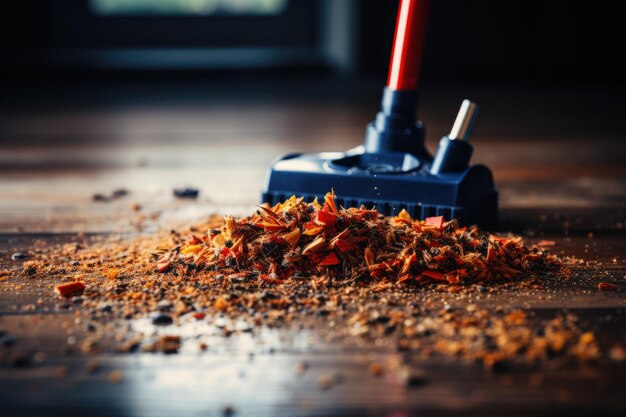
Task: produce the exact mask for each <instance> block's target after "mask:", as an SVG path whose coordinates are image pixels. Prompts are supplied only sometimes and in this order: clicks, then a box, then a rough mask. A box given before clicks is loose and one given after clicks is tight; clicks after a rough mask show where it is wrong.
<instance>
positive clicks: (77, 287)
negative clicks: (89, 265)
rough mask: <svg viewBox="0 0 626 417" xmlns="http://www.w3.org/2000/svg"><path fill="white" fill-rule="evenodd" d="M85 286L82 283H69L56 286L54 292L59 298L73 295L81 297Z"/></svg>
mask: <svg viewBox="0 0 626 417" xmlns="http://www.w3.org/2000/svg"><path fill="white" fill-rule="evenodd" d="M85 288H87V286H86V285H85V283H84V282H80V281H76V282H70V283H69V284H61V285H57V286H56V287H55V288H54V292H55V293H57V294H58V295H60V296H61V297H65V298H69V297H73V296H75V295H81V294H82V293H83V292H84V291H85Z"/></svg>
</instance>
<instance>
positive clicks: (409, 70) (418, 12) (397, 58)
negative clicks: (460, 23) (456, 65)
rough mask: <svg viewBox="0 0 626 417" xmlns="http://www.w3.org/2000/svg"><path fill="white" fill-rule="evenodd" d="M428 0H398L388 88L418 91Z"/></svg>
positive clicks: (428, 6)
mask: <svg viewBox="0 0 626 417" xmlns="http://www.w3.org/2000/svg"><path fill="white" fill-rule="evenodd" d="M429 10H430V0H401V1H400V6H399V8H398V20H397V22H396V34H395V36H394V39H393V51H392V53H391V62H390V64H389V78H388V79H387V87H388V88H390V89H392V90H417V80H418V77H419V72H420V68H421V66H422V53H423V50H424V38H425V36H426V25H427V23H428V12H429Z"/></svg>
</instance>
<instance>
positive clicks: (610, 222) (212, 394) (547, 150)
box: [0, 80, 626, 417]
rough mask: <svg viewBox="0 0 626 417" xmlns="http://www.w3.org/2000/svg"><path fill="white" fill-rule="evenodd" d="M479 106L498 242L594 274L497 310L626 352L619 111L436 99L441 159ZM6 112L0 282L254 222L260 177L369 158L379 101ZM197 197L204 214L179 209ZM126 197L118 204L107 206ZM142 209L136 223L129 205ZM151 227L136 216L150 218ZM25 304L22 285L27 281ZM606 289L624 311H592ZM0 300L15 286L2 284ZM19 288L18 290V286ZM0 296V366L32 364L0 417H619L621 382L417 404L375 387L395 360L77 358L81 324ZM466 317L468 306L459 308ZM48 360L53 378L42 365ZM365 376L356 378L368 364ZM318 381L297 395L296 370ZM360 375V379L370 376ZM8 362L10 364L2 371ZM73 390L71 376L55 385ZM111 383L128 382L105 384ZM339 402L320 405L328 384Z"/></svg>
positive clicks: (244, 353) (483, 91)
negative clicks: (164, 237)
mask: <svg viewBox="0 0 626 417" xmlns="http://www.w3.org/2000/svg"><path fill="white" fill-rule="evenodd" d="M465 97H468V98H472V99H474V100H476V101H477V102H478V103H479V104H480V105H481V114H480V116H479V122H478V127H477V129H476V131H475V136H474V137H473V138H472V142H473V143H474V146H475V157H474V162H478V163H485V164H487V165H488V166H490V167H491V168H492V169H493V171H494V174H495V178H496V182H497V185H498V189H499V191H500V194H501V207H502V212H501V217H502V223H501V225H500V226H499V229H500V230H501V231H514V232H516V233H523V234H524V235H525V237H526V239H529V240H531V241H532V240H538V239H552V240H555V241H556V242H557V246H556V248H555V250H556V251H558V252H563V253H565V254H570V255H575V256H578V257H581V258H583V259H586V260H589V261H595V262H601V266H600V267H581V268H580V270H579V272H580V273H581V274H582V275H584V276H585V277H586V279H582V280H577V281H576V282H573V283H571V284H570V285H568V286H566V287H565V288H560V289H556V290H554V289H551V290H550V291H548V290H546V293H545V294H543V295H541V294H540V296H539V297H522V296H519V297H518V296H516V295H515V294H514V293H505V294H501V295H500V296H497V297H494V298H493V299H492V300H490V301H489V303H491V305H492V306H495V305H498V304H499V303H500V304H502V303H506V304H508V305H519V306H520V307H525V308H530V309H531V310H533V311H534V312H536V313H537V314H538V315H539V316H541V315H542V314H551V313H553V312H555V311H560V310H563V309H568V310H571V311H574V312H575V313H576V314H578V315H579V316H580V317H581V320H582V321H585V322H588V323H591V325H592V327H593V328H594V331H596V333H597V334H598V335H599V337H600V338H602V339H603V340H608V341H612V342H616V343H617V342H619V343H622V344H626V331H625V330H626V326H625V324H626V312H625V308H626V297H625V296H624V294H625V293H624V291H626V240H625V239H624V237H625V234H624V225H625V223H626V164H625V163H624V161H626V141H625V140H624V133H623V131H622V130H620V129H621V126H620V124H621V123H622V119H623V114H624V110H626V107H625V105H624V104H623V103H622V97H623V91H618V90H615V89H611V88H608V87H578V88H576V89H573V88H571V87H568V88H566V87H554V86H544V87H541V88H540V87H528V86H505V87H502V86H488V85H483V86H470V87H456V86H431V87H427V88H425V89H424V91H423V93H422V97H421V103H422V108H421V109H420V115H421V118H422V119H423V120H424V122H425V123H426V125H427V127H428V140H427V145H428V147H429V149H431V150H432V149H434V146H435V144H436V142H437V141H438V138H439V137H440V136H441V135H443V134H445V133H446V130H447V129H449V127H450V124H451V122H452V120H453V118H454V114H455V111H456V107H457V106H458V104H459V103H460V101H461V100H462V99H463V98H465ZM10 98H11V100H4V101H3V103H2V104H1V109H2V112H0V197H1V198H0V270H1V269H3V268H6V267H8V266H11V265H12V262H13V261H11V259H10V256H11V253H13V252H14V251H23V252H29V251H31V250H32V248H33V243H34V242H35V241H39V242H41V241H42V240H43V241H44V242H50V243H52V242H62V241H69V240H73V239H78V238H82V236H83V234H85V233H86V234H87V235H89V234H91V233H112V232H132V231H134V230H136V227H137V224H138V222H140V223H142V224H143V225H144V227H145V228H146V229H147V230H148V231H150V230H152V229H154V228H158V227H165V225H170V224H175V223H184V222H191V221H193V220H196V219H198V218H201V217H202V216H205V215H207V214H209V213H213V212H221V213H235V214H244V213H247V212H248V211H249V210H250V209H251V207H253V206H254V204H255V203H256V202H257V199H258V196H259V192H260V189H261V186H262V184H263V177H264V172H265V169H266V167H267V166H268V164H269V163H270V161H271V160H272V159H273V158H274V157H275V156H277V155H279V154H281V153H285V152H290V151H333V150H344V149H347V148H349V147H353V146H355V145H358V144H359V143H360V141H361V140H362V136H363V129H364V125H365V123H366V122H367V121H369V119H371V118H372V117H373V115H374V112H375V111H376V108H377V101H378V93H377V87H373V86H372V85H369V84H367V85H366V84H363V85H361V84H358V85H350V86H348V87H346V86H342V87H338V86H336V85H335V84H333V83H329V82H327V81H323V80H310V81H307V82H302V81H301V80H299V81H288V82H287V83H284V84H281V85H267V86H263V87H260V86H259V85H258V84H257V83H255V82H254V80H252V81H249V82H242V83H241V84H240V85H236V86H232V88H227V87H225V86H224V85H222V84H219V83H215V84H211V83H207V84H200V85H195V84H191V83H186V84H185V83H183V84H178V85H169V84H166V85H161V84H157V85H149V84H128V83H127V84H122V85H120V84H115V85H102V86H92V85H89V86H88V87H85V88H78V87H76V88H69V89H67V90H65V89H63V88H62V87H46V88H43V89H41V91H35V92H29V93H28V94H12V95H10ZM177 186H192V187H197V188H199V189H200V191H201V194H200V198H199V199H198V201H192V202H190V201H181V200H176V199H175V198H174V197H173V196H172V189H173V188H174V187H177ZM118 188H124V189H127V190H128V191H129V195H128V196H127V197H124V198H122V199H119V200H116V201H114V202H110V203H102V202H95V201H93V200H92V196H93V195H94V194H96V193H103V194H106V193H110V192H112V191H113V190H115V189H118ZM135 203H136V204H139V205H141V206H142V210H141V211H140V213H139V214H138V213H137V212H136V211H134V210H133V208H132V205H133V204H135ZM141 216H145V218H142V217H141ZM19 279H22V280H24V285H28V282H27V278H19ZM599 279H601V280H602V281H606V282H612V283H614V284H616V285H617V286H618V287H619V291H604V292H603V291H599V290H598V289H597V287H596V285H595V283H596V282H597V281H598V280H599ZM5 282H6V281H5ZM14 283H15V281H12V282H11V284H14ZM3 285H4V282H0V331H4V332H7V333H8V334H10V335H11V336H12V337H14V338H15V345H14V346H12V347H8V346H5V347H0V353H1V354H2V355H3V357H6V355H9V354H11V352H13V351H14V350H16V349H21V350H25V351H28V352H41V353H42V354H41V355H39V359H42V361H41V362H37V361H36V360H35V363H33V364H31V366H29V367H27V368H16V367H12V366H9V365H6V364H5V365H2V366H0V415H2V416H13V415H16V416H17V415H20V416H23V415H47V416H56V415H59V416H61V415H62V416H68V415H81V414H84V415H91V416H101V415H102V416H109V415H110V416H118V417H120V416H143V415H163V416H172V415H198V416H219V415H228V410H227V409H225V407H232V408H233V409H234V412H235V415H237V416H239V415H242V416H244V415H245V416H247V415H250V416H283V415H284V416H300V415H302V416H318V415H319V416H322V415H323V416H332V415H355V416H356V415H359V416H362V415H370V416H375V415H385V416H408V415H417V414H420V415H442V416H443V415H453V414H458V413H461V412H462V413H466V414H471V415H481V416H483V415H502V414H505V413H506V414H507V415H531V414H532V415H588V414H590V413H591V414H593V415H594V416H600V415H615V416H618V415H619V416H621V415H623V414H624V411H625V410H626V400H625V397H624V388H623V387H624V386H626V372H625V371H626V368H624V366H623V365H622V366H618V365H615V366H608V365H607V366H594V365H590V366H586V367H583V368H576V369H559V370H552V369H544V370H537V369H532V370H525V371H515V372H506V373H493V372H490V371H485V370H483V369H482V368H481V367H478V366H475V365H467V364H461V363H458V362H451V361H446V360H433V361H420V360H416V362H417V364H418V365H419V367H420V368H421V369H423V370H424V372H425V374H426V383H425V384H424V385H423V386H420V387H415V388H406V387H405V386H403V385H402V384H401V383H400V382H398V381H397V380H395V379H394V378H393V377H392V376H391V375H383V376H382V377H379V378H374V377H372V376H371V375H369V374H368V372H367V369H366V366H365V365H363V363H365V362H366V360H368V359H369V360H371V359H376V360H379V361H381V362H383V363H390V362H394V361H398V360H400V355H399V354H398V353H397V352H395V351H393V350H391V349H389V348H388V347H385V346H382V347H381V346H374V345H372V346H343V345H340V344H333V343H327V342H324V343H322V342H320V341H319V338H318V337H317V335H316V332H315V331H314V330H313V331H302V332H298V331H284V330H283V331H281V330H271V329H265V330H263V331H262V332H261V334H259V335H257V336H256V337H251V336H249V335H245V334H243V335H239V336H236V337H231V338H229V339H225V338H222V337H221V336H214V337H212V336H210V335H211V334H212V333H211V331H212V329H211V328H210V327H207V328H206V329H199V330H198V329H191V330H190V331H201V332H203V333H204V334H208V335H209V336H210V337H212V338H211V342H212V343H211V344H210V348H209V350H208V352H206V353H199V352H198V351H197V350H194V349H191V348H190V349H188V350H185V349H183V350H182V351H181V352H180V353H179V354H178V355H169V356H163V355H155V354H143V353H142V354H133V355H103V356H101V357H98V358H97V362H98V363H99V364H100V366H101V367H102V369H101V370H99V371H97V372H95V373H88V372H87V371H86V369H87V368H89V364H88V362H89V361H93V358H84V357H82V356H81V355H79V354H76V353H72V352H73V351H74V350H76V349H75V346H73V345H72V343H71V342H72V340H68V335H67V332H65V331H62V330H63V326H64V324H63V323H64V322H70V321H72V320H73V317H72V316H71V313H68V312H67V311H56V310H54V303H53V301H52V300H48V299H47V298H46V299H45V300H44V301H43V303H44V304H46V305H47V304H49V307H50V310H49V311H48V312H43V313H42V312H41V311H37V312H31V311H28V309H25V308H24V306H28V305H30V304H34V303H36V301H37V299H38V298H39V297H41V294H39V293H38V292H37V291H31V292H29V291H25V292H24V293H19V294H14V293H12V292H10V291H8V290H7V289H6V288H7V287H4V286H3ZM460 307H463V306H460ZM44 356H45V359H44V358H43V357H44ZM364 358H365V359H364ZM301 361H305V362H306V363H308V365H309V366H308V370H307V371H306V372H305V373H304V374H303V375H296V373H294V369H295V368H296V366H297V364H298V363H300V362H301ZM364 361H365V362H364ZM5 362H6V361H5ZM60 369H62V370H63V372H62V373H63V374H65V372H66V371H67V375H66V376H64V375H59V373H60V372H61V371H60ZM111 370H120V371H121V373H122V381H121V382H120V383H118V384H114V383H111V381H109V379H108V378H107V375H109V372H110V371H111ZM328 375H331V376H332V378H334V379H335V380H336V382H337V383H336V384H335V385H334V386H333V387H332V388H331V389H328V390H322V389H320V387H319V385H318V380H319V378H320V377H325V376H328Z"/></svg>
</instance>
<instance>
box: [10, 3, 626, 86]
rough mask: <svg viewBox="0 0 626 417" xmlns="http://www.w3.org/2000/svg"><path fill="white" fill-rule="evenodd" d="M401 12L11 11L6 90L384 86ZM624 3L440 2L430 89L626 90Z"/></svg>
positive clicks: (389, 6) (345, 6) (373, 8)
mask: <svg viewBox="0 0 626 417" xmlns="http://www.w3.org/2000/svg"><path fill="white" fill-rule="evenodd" d="M397 4H398V2H397V1H388V0H369V1H357V0H338V1H337V0H335V1H328V0H326V1H319V0H317V1H316V0H298V1H291V2H290V3H289V5H288V8H287V11H286V12H285V13H284V14H283V15H280V16H270V17H258V16H209V17H196V16H191V17H184V16H183V17H181V16H156V17H155V16H147V17H138V16H116V17H111V16H105V17H102V16H100V17H99V16H95V15H93V13H91V12H90V11H89V10H88V7H87V5H86V2H84V1H71V0H48V1H14V2H13V1H12V2H4V4H3V5H2V9H3V10H2V12H1V13H0V54H1V55H2V57H3V59H2V62H3V64H2V71H3V80H4V82H5V83H8V84H9V85H11V84H15V83H16V82H19V81H20V80H22V81H28V82H31V81H33V80H41V79H49V78H51V77H53V78H55V79H56V80H58V78H64V77H68V74H71V77H76V74H77V73H80V74H81V75H85V74H91V75H94V74H98V76H105V77H113V78H115V77H120V76H127V75H128V73H129V72H132V73H133V74H136V73H137V72H148V73H150V74H155V73H157V74H161V75H163V72H166V73H167V74H166V75H164V76H165V77H172V78H175V77H177V76H180V75H181V73H184V76H189V75H190V74H192V73H194V72H198V71H200V72H201V73H202V74H204V75H206V74H216V73H219V72H220V71H229V74H230V75H231V76H233V75H234V74H235V73H242V72H243V73H245V72H249V71H251V70H253V71H262V72H264V73H265V74H268V73H269V74H281V75H283V76H284V75H285V74H296V75H298V74H303V73H304V74H311V73H316V74H325V75H328V76H331V77H332V76H337V75H341V76H343V77H348V78H350V79H355V78H359V77H369V78H375V79H379V80H384V77H385V76H386V71H387V63H388V59H389V54H390V48H391V40H392V36H393V27H394V21H395V16H396V10H397ZM614 4H615V3H614V2H610V1H595V2H593V3H592V4H589V3H588V4H586V5H585V6H584V7H583V6H580V5H579V4H578V3H577V2H565V1H547V2H546V1H520V0H516V1H499V0H485V1H463V0H436V1H433V8H432V13H431V22H430V26H429V34H428V39H427V49H426V56H425V64H424V70H423V81H424V82H425V83H428V82H448V81H454V82H484V81H489V82H526V81H536V82H543V81H548V82H566V83H620V84H621V83H623V76H622V73H623V70H622V68H621V67H620V66H619V65H617V64H616V62H617V60H618V59H619V58H618V57H619V55H620V54H621V53H622V52H623V42H622V39H621V35H622V33H621V32H622V31H623V29H622V27H623V24H622V20H623V19H622V15H621V13H618V12H617V10H616V6H614ZM190 48H194V49H193V50H194V51H195V53H192V54H188V55H184V56H183V57H182V58H181V55H180V54H179V55H177V54H176V50H179V51H180V50H189V49H190ZM242 48H243V49H242ZM238 49H241V50H239V51H238ZM103 51H105V52H106V53H105V54H104V55H103ZM124 51H126V52H129V51H130V52H129V53H128V54H127V55H124V54H123V53H124ZM255 51H256V52H255ZM258 51H264V52H265V54H263V53H261V54H260V55H259V53H258ZM268 51H271V53H268ZM119 52H122V54H121V55H120V54H117V55H116V53H119ZM137 52H140V53H137ZM107 54H108V55H107ZM103 56H104V57H103ZM129 56H130V57H131V58H128V57H129ZM175 73H176V74H175Z"/></svg>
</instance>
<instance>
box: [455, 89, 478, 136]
mask: <svg viewBox="0 0 626 417" xmlns="http://www.w3.org/2000/svg"><path fill="white" fill-rule="evenodd" d="M477 115H478V106H477V105H476V103H474V102H472V101H469V100H467V99H466V100H463V103H461V108H460V109H459V113H458V114H457V115H456V120H455V121H454V125H453V126H452V130H451V131H450V134H449V135H448V137H449V138H450V139H460V140H464V141H467V140H469V138H470V135H471V134H472V128H473V127H474V122H475V121H476V116H477Z"/></svg>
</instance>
